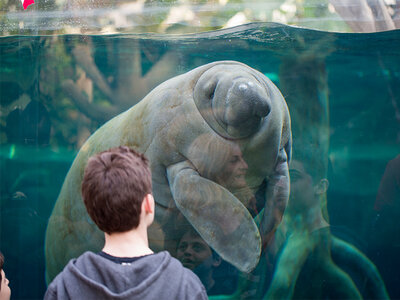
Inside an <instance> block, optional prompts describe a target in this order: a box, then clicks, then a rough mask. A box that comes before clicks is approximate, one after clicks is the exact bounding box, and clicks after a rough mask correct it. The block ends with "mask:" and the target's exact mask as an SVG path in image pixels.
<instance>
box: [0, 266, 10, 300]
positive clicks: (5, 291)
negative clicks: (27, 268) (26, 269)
mask: <svg viewBox="0 0 400 300" xmlns="http://www.w3.org/2000/svg"><path fill="white" fill-rule="evenodd" d="M8 283H9V282H8V279H7V278H6V274H5V273H4V271H3V270H1V289H0V300H8V299H10V296H11V290H10V287H9V286H8Z"/></svg>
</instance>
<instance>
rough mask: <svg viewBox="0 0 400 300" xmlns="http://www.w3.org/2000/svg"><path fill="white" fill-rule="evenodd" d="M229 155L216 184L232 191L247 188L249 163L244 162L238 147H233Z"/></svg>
mask: <svg viewBox="0 0 400 300" xmlns="http://www.w3.org/2000/svg"><path fill="white" fill-rule="evenodd" d="M229 150H230V151H229V152H230V153H229V154H227V159H226V160H225V164H224V166H223V169H222V170H221V172H220V174H219V175H217V177H216V182H218V183H219V184H221V185H222V186H224V187H226V188H227V189H228V190H230V189H233V190H235V189H240V188H243V187H245V186H246V178H245V177H246V173H247V169H248V165H247V163H246V162H245V161H244V159H243V156H242V152H241V151H240V148H239V146H238V145H232V147H231V148H230V149H229Z"/></svg>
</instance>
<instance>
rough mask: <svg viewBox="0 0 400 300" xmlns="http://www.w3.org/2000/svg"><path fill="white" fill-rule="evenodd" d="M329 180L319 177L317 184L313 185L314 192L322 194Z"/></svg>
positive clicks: (326, 189)
mask: <svg viewBox="0 0 400 300" xmlns="http://www.w3.org/2000/svg"><path fill="white" fill-rule="evenodd" d="M328 187H329V181H328V179H326V178H323V179H321V180H320V181H319V182H318V184H317V185H316V186H315V188H314V189H315V193H316V194H319V195H321V194H324V193H326V192H327V191H328Z"/></svg>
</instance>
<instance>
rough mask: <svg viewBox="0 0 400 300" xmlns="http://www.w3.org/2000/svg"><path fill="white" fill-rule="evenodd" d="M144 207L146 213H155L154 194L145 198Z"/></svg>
mask: <svg viewBox="0 0 400 300" xmlns="http://www.w3.org/2000/svg"><path fill="white" fill-rule="evenodd" d="M143 206H144V211H145V212H146V213H150V214H152V213H154V198H153V195H152V194H147V195H146V196H145V197H144V200H143Z"/></svg>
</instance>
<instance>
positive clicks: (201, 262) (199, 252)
mask: <svg viewBox="0 0 400 300" xmlns="http://www.w3.org/2000/svg"><path fill="white" fill-rule="evenodd" d="M176 254H177V258H178V259H179V260H180V261H181V263H182V264H183V266H185V267H186V268H189V269H190V270H192V271H194V272H195V273H196V275H197V276H199V278H200V279H201V281H202V283H203V284H204V286H205V288H206V290H207V291H209V290H210V289H212V288H213V286H214V285H215V280H214V279H213V277H212V272H213V268H214V267H218V266H219V265H220V264H221V258H220V257H219V255H218V254H216V253H215V252H214V251H212V249H211V248H210V246H208V245H207V243H206V242H205V241H204V240H203V239H202V238H201V237H200V236H199V235H198V234H197V233H196V232H195V231H194V230H190V231H187V232H186V233H185V234H184V235H183V236H182V238H181V240H180V241H179V244H178V249H177V252H176Z"/></svg>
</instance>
